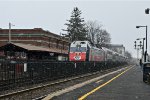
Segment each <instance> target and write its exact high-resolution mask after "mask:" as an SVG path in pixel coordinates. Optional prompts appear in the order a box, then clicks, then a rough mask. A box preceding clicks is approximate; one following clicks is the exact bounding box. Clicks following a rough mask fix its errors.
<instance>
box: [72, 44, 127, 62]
mask: <svg viewBox="0 0 150 100" xmlns="http://www.w3.org/2000/svg"><path fill="white" fill-rule="evenodd" d="M124 60H126V57H125V56H123V55H121V54H119V53H117V52H114V51H112V50H110V49H108V48H105V47H101V48H97V47H95V46H92V45H91V44H90V42H89V41H73V42H72V43H71V45H70V52H69V61H124Z"/></svg>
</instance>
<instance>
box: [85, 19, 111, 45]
mask: <svg viewBox="0 0 150 100" xmlns="http://www.w3.org/2000/svg"><path fill="white" fill-rule="evenodd" d="M86 27H87V29H86V30H87V38H88V40H89V41H90V42H91V43H92V44H98V45H103V44H109V43H110V41H111V38H110V34H109V33H108V32H107V31H106V30H104V29H102V24H99V23H98V22H97V21H88V22H87V23H86Z"/></svg>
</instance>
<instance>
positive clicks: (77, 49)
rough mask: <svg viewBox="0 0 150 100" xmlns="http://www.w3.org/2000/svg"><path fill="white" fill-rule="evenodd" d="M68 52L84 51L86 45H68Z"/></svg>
mask: <svg viewBox="0 0 150 100" xmlns="http://www.w3.org/2000/svg"><path fill="white" fill-rule="evenodd" d="M70 52H86V47H79V46H78V47H70Z"/></svg>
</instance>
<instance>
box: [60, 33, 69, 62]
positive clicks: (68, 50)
mask: <svg viewBox="0 0 150 100" xmlns="http://www.w3.org/2000/svg"><path fill="white" fill-rule="evenodd" d="M61 35H62V36H66V37H68V38H69V46H68V60H69V53H70V45H71V37H70V35H68V36H67V35H66V34H61Z"/></svg>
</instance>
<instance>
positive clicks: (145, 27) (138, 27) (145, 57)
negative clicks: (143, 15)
mask: <svg viewBox="0 0 150 100" xmlns="http://www.w3.org/2000/svg"><path fill="white" fill-rule="evenodd" d="M140 27H145V28H146V50H145V54H144V59H145V62H146V60H147V59H146V56H147V25H146V26H136V28H140Z"/></svg>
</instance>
